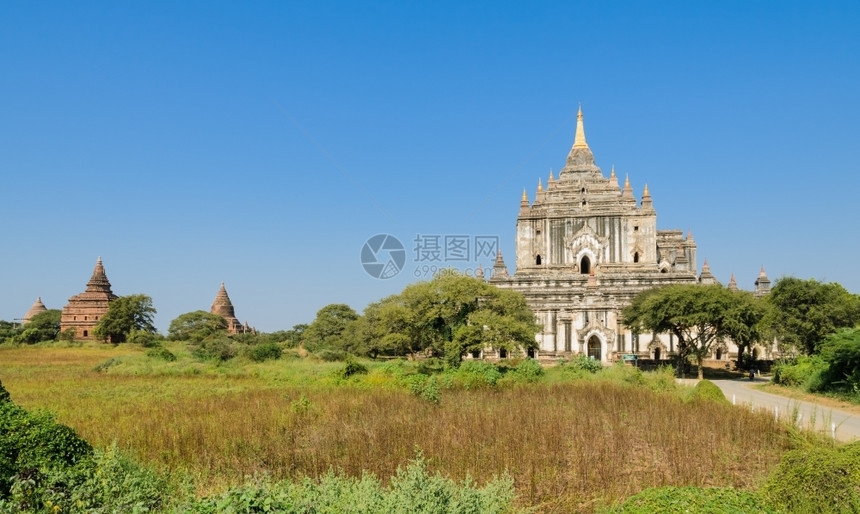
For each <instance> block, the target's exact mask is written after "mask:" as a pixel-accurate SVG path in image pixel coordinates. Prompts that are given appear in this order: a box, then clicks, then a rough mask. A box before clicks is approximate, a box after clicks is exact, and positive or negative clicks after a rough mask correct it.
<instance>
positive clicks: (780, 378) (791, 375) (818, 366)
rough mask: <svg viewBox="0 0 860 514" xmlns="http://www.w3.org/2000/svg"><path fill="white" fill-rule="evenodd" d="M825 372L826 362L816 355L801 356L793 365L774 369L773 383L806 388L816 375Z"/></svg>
mask: <svg viewBox="0 0 860 514" xmlns="http://www.w3.org/2000/svg"><path fill="white" fill-rule="evenodd" d="M826 370H827V362H825V361H824V359H822V358H821V357H819V356H818V355H812V356H809V357H806V356H801V357H798V358H797V361H796V362H795V363H793V364H780V365H777V366H775V367H774V370H773V382H774V383H776V384H782V385H786V386H789V387H804V388H805V387H806V385H807V384H808V383H809V382H811V381H813V380H815V377H816V376H817V375H820V374H821V373H824V372H825V371H826Z"/></svg>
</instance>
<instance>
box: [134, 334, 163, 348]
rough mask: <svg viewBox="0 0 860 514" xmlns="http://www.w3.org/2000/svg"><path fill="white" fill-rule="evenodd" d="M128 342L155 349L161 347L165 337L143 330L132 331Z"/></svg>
mask: <svg viewBox="0 0 860 514" xmlns="http://www.w3.org/2000/svg"><path fill="white" fill-rule="evenodd" d="M127 341H128V342H129V343H132V344H139V345H140V346H143V347H144V348H154V347H156V346H159V345H161V342H162V341H164V336H162V335H161V334H157V333H156V334H153V333H152V332H146V331H143V330H132V331H131V334H129V336H128V340H127Z"/></svg>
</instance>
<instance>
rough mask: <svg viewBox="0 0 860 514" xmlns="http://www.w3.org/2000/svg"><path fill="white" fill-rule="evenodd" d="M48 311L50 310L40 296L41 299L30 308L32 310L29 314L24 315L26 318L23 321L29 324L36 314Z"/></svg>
mask: <svg viewBox="0 0 860 514" xmlns="http://www.w3.org/2000/svg"><path fill="white" fill-rule="evenodd" d="M47 310H48V308H47V307H45V304H44V303H42V297H41V296H40V297H38V298H36V302H35V303H34V304H33V306H32V307H30V310H28V311H27V314H24V318H23V319H22V321H23V322H24V323H27V322H28V321H30V320H31V319H32V318H33V316H35V315H36V314H39V313H42V312H46V311H47Z"/></svg>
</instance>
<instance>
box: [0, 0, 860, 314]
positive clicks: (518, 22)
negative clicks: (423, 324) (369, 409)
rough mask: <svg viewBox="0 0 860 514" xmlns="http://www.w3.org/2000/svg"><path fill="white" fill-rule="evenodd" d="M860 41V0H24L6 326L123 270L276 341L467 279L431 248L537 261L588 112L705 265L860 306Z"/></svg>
mask: <svg viewBox="0 0 860 514" xmlns="http://www.w3.org/2000/svg"><path fill="white" fill-rule="evenodd" d="M859 26H860V4H858V3H857V2H822V3H816V4H810V3H808V2H804V3H800V2H587V3H586V2H558V3H544V4H541V5H529V4H527V3H525V2H499V1H494V2H486V3H480V2H432V3H430V2H427V3H423V4H421V3H413V2H373V1H370V2H355V3H340V2H255V3H239V2H235V3H218V2H210V1H206V2H146V3H129V2H103V3H99V2H62V3H59V2H58V3H53V4H51V3H48V4H42V3H39V4H37V3H32V2H4V3H3V4H2V5H0V177H2V182H3V186H2V192H3V194H2V196H3V198H2V201H0V223H2V234H3V249H4V251H3V257H2V266H0V319H6V320H9V319H12V318H19V317H21V316H22V315H23V314H24V313H25V312H26V311H27V309H28V308H29V307H30V305H31V304H32V302H33V301H34V300H35V299H36V297H37V296H41V297H42V299H43V301H44V302H45V303H46V305H47V306H48V307H49V308H62V306H63V305H64V304H65V303H66V301H67V300H68V298H69V297H70V296H72V295H74V294H77V293H79V292H81V291H83V289H84V287H85V284H86V282H87V280H88V279H89V276H90V274H91V272H92V269H93V266H94V264H95V261H96V258H97V257H99V256H101V257H102V259H103V260H104V264H105V268H106V270H107V274H108V277H109V278H110V280H111V282H112V284H113V289H114V292H115V293H117V294H120V295H125V294H134V293H145V294H148V295H150V296H151V297H152V298H153V300H154V303H155V307H156V308H157V309H158V315H157V318H156V324H157V326H158V327H159V328H160V329H161V330H164V331H166V329H167V326H168V324H169V323H170V320H172V319H173V318H175V317H176V316H178V315H179V314H182V313H184V312H188V311H192V310H197V309H205V310H208V309H209V307H210V305H211V303H212V300H213V299H214V297H215V293H216V292H217V291H218V286H219V285H220V282H221V281H225V282H226V285H227V290H228V292H229V293H230V296H231V298H232V300H233V303H234V305H235V306H236V313H237V316H238V317H239V318H240V319H241V320H243V321H244V320H246V319H247V320H248V321H249V322H250V323H251V324H252V325H256V326H257V327H258V328H259V329H261V330H264V331H274V330H279V329H287V328H290V327H291V326H292V325H294V324H297V323H303V322H309V321H311V320H312V319H313V317H314V314H315V312H316V311H317V310H318V309H319V308H321V307H323V306H324V305H326V304H329V303H348V304H350V305H351V306H353V307H354V308H355V309H357V310H359V311H360V310H361V309H363V307H364V306H365V305H366V304H367V303H369V302H371V301H374V300H377V299H379V298H381V297H383V296H386V295H388V294H392V293H396V292H399V291H400V290H401V289H402V288H403V287H404V286H405V285H406V284H408V283H410V282H411V281H414V280H416V278H415V275H416V274H417V275H422V273H423V271H422V266H423V265H434V264H435V265H439V266H443V265H445V263H441V262H440V263H433V262H415V261H414V258H415V253H414V246H415V244H414V242H413V240H414V239H415V237H416V236H418V235H422V236H428V235H439V236H445V235H469V236H476V235H497V236H498V237H499V241H500V244H501V249H502V251H503V253H504V255H505V259H506V261H507V263H508V264H509V266H511V265H512V264H513V262H514V233H515V226H516V216H517V212H518V208H519V201H520V196H521V194H522V189H523V187H527V188H528V191H529V196H530V198H533V197H534V190H535V187H536V185H537V181H538V179H539V178H541V179H543V181H544V182H545V181H546V178H547V176H548V173H549V170H550V169H551V168H552V169H553V170H556V171H557V170H558V169H559V168H560V167H561V166H562V165H563V163H564V158H565V156H566V155H567V152H568V150H569V148H570V145H571V143H572V140H573V133H574V128H575V122H576V118H575V113H576V109H577V106H578V104H579V103H580V102H581V103H582V107H583V111H584V114H585V128H586V134H587V136H588V143H589V145H590V147H591V149H592V150H593V152H594V154H595V159H596V162H597V164H598V165H599V166H601V168H602V169H603V171H604V173H605V174H606V175H607V176H608V174H609V169H610V167H611V166H612V165H613V164H614V165H615V167H616V171H617V173H618V174H619V175H620V176H621V177H623V176H624V175H625V174H628V175H629V177H630V181H631V183H632V185H633V188H634V191H635V194H636V196H637V198H638V197H640V196H641V193H642V189H643V186H644V184H645V183H647V184H648V186H649V189H650V192H651V194H652V197H653V201H654V207H655V208H656V210H657V215H658V218H657V224H658V228H659V229H671V228H677V229H681V230H684V231H685V232H686V231H687V230H692V232H693V235H694V237H695V240H696V242H697V244H698V251H699V267H700V268H701V265H702V263H703V261H704V258H707V259H708V261H709V264H710V265H711V270H712V272H713V273H714V274H715V275H716V276H717V278H718V279H719V280H721V281H722V282H723V283H726V282H728V280H729V277H730V275H731V274H732V273H734V274H735V277H736V279H737V281H738V283H739V285H740V286H741V287H742V288H747V289H750V288H752V285H753V281H754V280H755V278H756V276H757V275H758V271H759V269H760V267H761V266H762V265H764V266H765V269H766V270H767V273H768V275H769V276H770V278H771V279H777V278H779V277H780V276H783V275H794V276H798V277H802V278H810V277H814V278H816V279H819V280H825V281H836V282H839V283H841V284H843V285H844V286H845V287H846V288H848V289H849V290H850V291H852V292H855V293H857V292H860V274H858V272H857V265H856V259H857V255H858V254H860V237H858V235H857V228H856V223H857V220H858V218H860V216H858V214H860V207H858V203H857V196H858V193H859V192H860V178H858V177H860V164H858V163H860V144H858V141H860V128H858V122H857V120H858V119H860V94H858V92H859V91H860V36H858V34H857V27H859ZM380 233H388V234H392V235H395V236H396V237H397V238H399V239H400V240H402V241H403V242H404V245H405V246H406V250H407V261H406V265H405V268H404V270H403V271H402V272H401V273H400V274H399V275H397V276H396V277H394V278H391V279H388V280H377V279H374V278H372V277H370V276H369V275H367V274H366V273H365V272H364V270H363V268H362V266H361V261H360V251H361V248H362V245H363V244H364V242H365V241H366V240H367V239H368V238H370V237H371V236H373V235H375V234H380ZM480 262H482V263H483V264H484V265H485V266H486V265H487V264H488V263H489V260H488V259H480ZM475 264H476V262H475V261H474V259H472V262H468V263H465V265H466V266H474V265H475Z"/></svg>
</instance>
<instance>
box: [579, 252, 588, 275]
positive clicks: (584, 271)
mask: <svg viewBox="0 0 860 514" xmlns="http://www.w3.org/2000/svg"><path fill="white" fill-rule="evenodd" d="M579 272H580V273H582V274H583V275H588V274H589V273H591V261H590V260H589V259H588V256H587V255H585V256H583V257H582V262H581V263H580V264H579Z"/></svg>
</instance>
